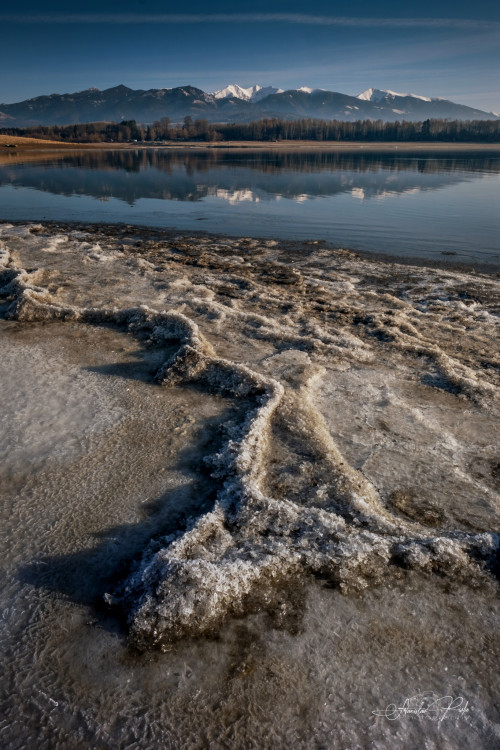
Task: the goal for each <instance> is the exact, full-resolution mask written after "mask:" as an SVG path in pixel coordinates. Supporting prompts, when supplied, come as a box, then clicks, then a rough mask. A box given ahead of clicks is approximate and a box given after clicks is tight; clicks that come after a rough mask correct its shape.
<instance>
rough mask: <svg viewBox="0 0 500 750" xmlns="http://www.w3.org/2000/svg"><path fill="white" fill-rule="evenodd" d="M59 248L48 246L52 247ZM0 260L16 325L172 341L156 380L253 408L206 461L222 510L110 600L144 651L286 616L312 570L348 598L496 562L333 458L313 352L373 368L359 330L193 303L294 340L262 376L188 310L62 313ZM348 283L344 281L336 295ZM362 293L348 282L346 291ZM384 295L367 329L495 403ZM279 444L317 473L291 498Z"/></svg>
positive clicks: (483, 537) (156, 543) (473, 396)
mask: <svg viewBox="0 0 500 750" xmlns="http://www.w3.org/2000/svg"><path fill="white" fill-rule="evenodd" d="M4 231H5V227H4ZM56 244H57V243H56ZM53 247H54V245H53V243H52V244H49V246H48V247H47V252H52V248H53ZM0 262H1V266H0V281H1V282H2V284H3V288H2V289H1V293H2V295H3V296H4V297H6V298H8V299H10V300H11V304H10V307H9V310H8V313H7V316H8V317H10V318H11V319H14V320H18V321H21V322H26V323H30V322H35V321H53V320H58V321H67V322H69V323H71V322H79V323H84V324H88V325H92V326H95V325H97V326H100V325H107V324H114V325H120V326H124V327H125V328H126V330H128V331H129V332H130V334H132V335H134V336H136V337H137V338H139V340H141V341H144V340H145V339H146V340H149V341H150V342H152V343H154V345H155V346H157V347H161V346H163V345H165V347H171V345H172V343H175V344H176V345H177V349H176V350H175V352H174V354H171V355H170V356H168V357H166V359H165V362H164V363H163V365H162V366H161V367H160V368H159V370H158V373H157V376H156V377H157V381H158V383H159V384H161V385H162V386H163V387H169V386H174V385H189V384H191V385H195V386H197V387H200V388H204V389H207V390H208V391H209V392H210V393H216V394H222V395H224V396H230V397H233V398H235V399H237V400H238V401H239V402H241V403H242V404H243V405H244V406H245V417H244V418H242V419H241V421H240V422H238V423H231V424H229V425H227V426H226V434H225V442H224V447H223V449H222V450H220V451H219V452H218V453H216V454H214V455H211V456H209V457H207V458H206V463H207V464H208V465H209V466H210V470H211V473H212V477H213V481H214V484H215V486H216V489H217V496H216V502H215V505H214V507H213V509H212V510H211V511H210V512H208V513H206V514H205V515H204V516H202V517H201V518H199V519H197V520H194V521H192V522H191V524H189V525H188V528H187V530H185V531H184V532H182V533H181V532H179V533H178V534H177V535H174V536H169V537H166V538H161V539H154V540H153V541H152V542H151V544H150V545H149V547H148V548H147V549H146V550H145V551H144V553H143V555H142V558H141V560H140V561H139V562H138V563H137V564H136V565H135V567H134V568H133V569H132V571H131V573H130V575H129V577H128V579H127V580H126V581H125V582H124V583H123V585H121V586H119V587H118V588H117V590H116V591H114V592H111V593H110V594H108V595H107V596H106V599H107V601H108V603H110V604H112V605H114V606H118V607H120V608H122V609H123V610H124V611H125V612H126V615H127V619H128V624H129V633H130V639H131V642H132V643H133V644H134V645H135V646H136V647H138V648H139V649H149V648H160V649H164V650H165V649H167V648H168V647H169V645H170V644H171V643H172V642H173V641H176V640H178V639H182V638H185V637H196V636H200V635H206V634H212V633H214V632H216V630H217V628H219V627H220V625H221V623H222V622H223V621H224V620H225V619H226V618H227V617H228V616H230V615H233V616H234V615H236V616H239V615H242V614H244V613H245V612H248V611H252V610H254V609H255V608H265V609H268V610H269V611H277V610H280V609H281V610H283V609H286V604H284V603H283V598H282V597H281V596H280V593H279V592H280V588H281V587H282V586H283V585H284V584H285V583H289V582H290V581H291V580H294V579H300V578H301V577H303V576H305V575H308V574H313V575H315V576H317V577H319V578H321V579H323V580H327V581H329V582H330V583H332V584H334V585H336V586H339V587H340V588H341V589H342V591H344V592H349V591H356V590H361V589H363V588H364V587H366V586H367V585H368V584H369V583H370V582H378V581H381V580H383V579H384V578H385V577H386V576H394V575H395V574H396V571H397V570H398V568H412V569H419V570H423V571H429V572H436V573H438V574H440V575H450V576H453V577H458V578H460V579H465V580H469V581H475V580H476V581H478V580H480V579H481V578H482V577H484V575H486V569H487V568H488V567H490V566H491V565H492V564H493V563H494V561H495V559H496V557H497V556H498V548H499V536H498V534H495V533H489V532H485V533H466V532H463V531H453V530H447V531H444V532H433V531H432V530H430V529H429V528H427V527H425V526H423V525H422V524H420V523H418V522H417V521H410V520H408V519H404V518H402V517H399V516H397V515H395V514H394V513H393V512H392V511H391V510H390V509H388V508H387V505H386V504H385V503H384V502H383V501H382V499H381V497H380V493H379V492H378V490H377V488H376V487H375V486H374V484H372V483H371V482H370V481H369V480H367V479H366V478H365V476H364V475H363V473H361V472H360V471H358V470H356V469H355V468H354V467H353V466H352V465H350V464H349V462H348V461H347V460H346V458H345V457H344V456H343V455H342V453H341V451H340V450H339V449H338V447H337V445H336V443H335V441H334V439H333V437H332V435H331V432H330V429H329V427H328V425H327V423H326V421H325V419H324V417H323V415H322V414H321V413H320V412H319V411H318V409H317V408H316V406H315V397H314V394H315V389H316V387H317V386H318V384H319V383H321V379H322V377H323V374H324V367H323V366H322V365H321V364H318V363H317V362H316V363H315V362H313V361H312V360H311V358H310V356H309V355H310V354H311V353H313V352H314V353H315V354H319V355H321V353H322V352H325V351H328V353H329V355H331V354H332V352H333V353H334V352H335V351H338V352H339V353H342V355H343V356H345V357H347V358H349V356H355V357H356V359H357V361H359V362H364V361H369V360H370V359H371V358H372V357H373V354H372V353H371V352H370V350H369V347H367V346H366V344H365V343H364V341H362V340H361V339H360V338H357V337H356V336H355V335H354V334H353V333H352V332H349V331H348V330H346V329H344V330H342V329H339V330H338V331H337V332H336V333H334V334H333V335H332V334H331V333H327V332H326V331H325V330H323V329H322V328H321V327H320V326H317V325H315V324H314V323H313V322H309V321H303V323H302V330H301V331H298V330H297V327H296V326H295V325H294V324H293V322H292V321H291V320H290V322H289V323H287V319H286V315H285V316H283V319H282V321H281V324H280V326H279V327H278V328H277V324H276V323H275V321H273V320H272V319H270V318H268V317H266V316H263V315H259V314H256V313H250V312H243V311H241V310H239V309H231V307H230V306H229V307H228V306H227V305H223V304H221V303H219V302H217V301H215V300H214V299H213V297H211V295H208V296H207V295H205V296H203V297H200V298H198V299H197V298H196V297H194V301H193V308H194V310H195V311H196V310H197V311H198V314H199V315H200V314H202V315H206V314H207V313H210V315H211V316H212V318H213V319H214V320H219V321H224V320H227V319H228V318H230V317H231V316H235V317H237V318H239V319H240V324H244V326H246V327H247V328H248V329H251V330H252V335H256V337H257V338H258V339H259V340H264V341H265V340H266V339H269V340H276V339H278V338H279V340H280V341H281V343H282V345H283V343H285V342H286V347H285V348H286V349H288V350H291V352H290V351H288V352H287V351H285V352H283V353H281V354H279V353H278V354H277V355H276V354H272V355H271V360H272V364H273V365H274V366H275V367H274V369H275V370H276V362H278V364H279V365H280V367H278V371H279V372H281V377H280V379H277V378H276V377H273V376H271V375H268V374H267V373H266V372H265V367H264V368H261V369H264V372H258V371H256V370H253V369H251V368H249V367H248V366H245V365H243V364H240V363H238V362H236V361H233V360H232V359H229V358H224V357H219V356H217V353H216V351H215V350H214V347H213V346H212V344H211V343H210V342H209V341H208V339H207V338H206V337H205V336H204V335H203V333H202V332H201V330H200V328H199V326H198V324H197V323H196V322H195V320H194V319H193V317H189V316H188V315H187V314H186V313H185V312H181V311H179V310H168V311H160V312H159V311H157V310H154V309H151V308H150V307H147V306H138V307H132V308H127V309H118V308H114V307H113V308H106V307H78V306H75V305H63V304H59V303H58V302H56V301H54V299H53V298H52V296H51V294H50V292H49V291H48V289H47V288H46V287H45V286H43V285H39V284H38V283H37V278H38V276H37V272H36V271H34V272H28V271H27V270H25V269H24V268H22V267H20V266H18V265H17V264H16V261H15V259H14V257H13V256H12V254H11V253H9V251H8V250H7V249H6V248H5V247H3V246H1V245H0ZM274 273H275V274H277V275H278V276H280V275H281V277H282V279H284V280H285V281H287V274H288V277H289V278H288V281H287V283H292V284H298V285H300V284H303V280H302V278H301V277H300V274H299V273H298V272H297V271H296V270H295V269H293V268H290V269H287V268H285V267H282V268H275V270H274ZM346 283H347V282H346V281H345V280H342V279H340V278H339V279H338V282H333V286H335V285H336V286H337V287H339V286H340V287H341V285H342V284H346ZM356 284H357V280H356V279H355V278H353V277H351V280H350V281H349V282H348V283H347V286H346V293H349V290H352V289H354V288H355V287H356ZM313 285H314V286H315V288H316V291H318V290H319V291H321V290H326V286H322V285H321V284H319V283H318V282H314V283H313ZM368 296H369V293H368ZM387 296H388V300H387V301H388V302H390V303H391V306H392V308H393V309H392V310H391V311H390V313H389V312H388V313H385V314H384V313H380V312H379V313H371V314H370V316H369V319H365V320H363V325H365V326H366V328H367V329H368V330H369V331H370V332H371V334H373V335H374V336H375V337H379V338H380V339H381V340H387V341H389V342H390V343H391V345H392V347H394V348H396V349H398V350H400V351H401V352H403V353H406V352H411V353H412V354H413V355H417V356H419V355H421V356H423V357H426V358H428V359H429V360H431V361H434V362H435V365H436V366H437V367H438V368H439V371H440V372H441V373H442V375H443V376H444V377H445V378H446V379H447V380H448V382H449V383H451V384H452V385H454V386H456V388H457V390H459V391H460V393H461V394H462V397H466V398H468V399H470V400H471V402H477V403H479V404H481V403H484V402H485V400H486V401H488V402H494V401H496V400H497V397H498V392H497V389H496V387H495V386H494V385H493V384H492V383H491V382H489V381H487V380H485V379H481V378H479V377H478V375H477V372H476V371H475V370H474V369H473V368H471V367H469V366H467V365H466V364H464V363H463V362H459V361H457V360H455V359H454V358H453V357H451V356H449V355H448V354H446V353H445V352H443V351H442V349H441V348H440V347H439V346H438V344H437V343H435V342H433V341H432V340H431V339H430V338H429V337H428V336H427V335H426V334H425V332H424V331H422V330H421V329H419V327H418V325H417V324H415V323H413V322H411V320H410V319H409V317H408V315H407V314H406V312H405V310H404V302H402V301H401V299H400V298H395V297H393V298H390V299H389V297H390V295H387ZM443 304H444V305H445V304H446V301H443ZM394 308H396V309H394ZM398 308H400V309H399V310H398ZM417 315H418V313H417ZM280 368H281V369H280ZM271 369H272V368H271ZM278 428H279V429H278ZM282 436H285V437H282ZM280 440H281V442H282V444H283V446H284V447H283V455H286V456H288V458H287V459H286V460H288V461H289V462H290V463H293V461H294V456H300V455H301V454H306V453H307V454H308V456H309V459H310V465H311V466H312V467H313V469H311V470H312V471H314V481H313V482H312V483H311V482H310V478H311V477H310V476H308V475H307V472H306V471H305V470H303V468H302V467H303V464H301V463H300V461H298V462H297V466H298V470H297V479H296V485H297V489H296V490H295V491H290V492H289V493H288V495H287V494H286V493H273V487H276V486H278V485H277V483H278V481H279V480H278V478H277V477H278V474H279V472H277V471H276V469H273V466H272V463H273V461H272V457H271V454H272V451H271V443H272V448H273V449H275V450H278V449H279V448H280ZM287 440H288V444H287V445H285V443H286V441H287ZM307 471H310V469H309V468H308V469H307ZM301 472H302V476H301ZM273 476H274V479H273Z"/></svg>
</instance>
